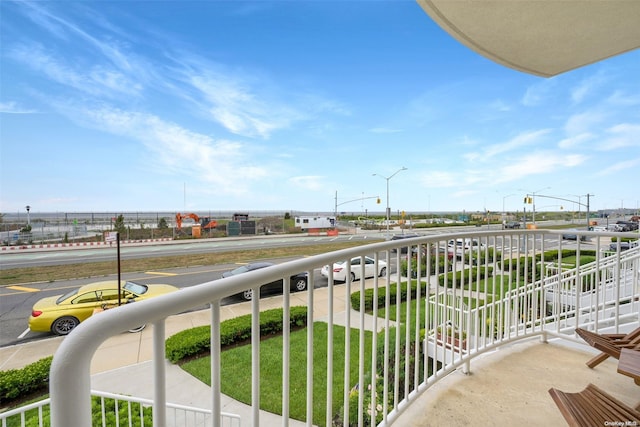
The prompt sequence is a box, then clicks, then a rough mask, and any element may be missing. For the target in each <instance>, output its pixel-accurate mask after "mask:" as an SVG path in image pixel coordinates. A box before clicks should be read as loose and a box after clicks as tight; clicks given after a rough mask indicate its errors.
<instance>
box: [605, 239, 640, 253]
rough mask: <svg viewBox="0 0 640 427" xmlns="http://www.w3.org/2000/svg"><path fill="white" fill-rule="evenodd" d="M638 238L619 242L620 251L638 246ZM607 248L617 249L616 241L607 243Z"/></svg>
mask: <svg viewBox="0 0 640 427" xmlns="http://www.w3.org/2000/svg"><path fill="white" fill-rule="evenodd" d="M638 244H639V243H638V240H635V241H633V242H620V250H621V251H626V250H629V249H631V248H635V247H637V246H638ZM609 250H612V251H614V252H615V251H617V250H618V242H611V244H610V245H609Z"/></svg>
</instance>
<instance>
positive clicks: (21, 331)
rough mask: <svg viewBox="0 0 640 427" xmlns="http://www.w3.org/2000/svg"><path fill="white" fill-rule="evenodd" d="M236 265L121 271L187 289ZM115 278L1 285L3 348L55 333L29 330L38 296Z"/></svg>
mask: <svg viewBox="0 0 640 427" xmlns="http://www.w3.org/2000/svg"><path fill="white" fill-rule="evenodd" d="M292 259H293V258H292ZM284 261H288V260H287V259H278V260H277V261H275V262H284ZM237 266H238V265H237V264H221V265H211V266H200V267H190V268H179V269H171V270H162V271H154V272H152V271H149V272H140V273H125V274H122V279H123V280H130V281H134V282H139V283H145V284H150V283H166V284H171V285H174V286H177V287H179V288H185V287H190V286H194V285H199V284H201V283H205V282H208V281H211V280H216V279H219V278H220V277H221V276H222V273H223V272H224V271H227V270H231V269H233V268H236V267H237ZM319 273H320V272H319V271H318V272H317V274H315V275H314V277H315V283H314V284H313V285H314V286H315V287H316V288H318V287H324V286H327V279H326V278H323V277H321V276H320V274H319ZM116 279H117V276H116V275H115V274H114V275H113V276H109V277H99V278H90V279H77V280H63V281H56V282H44V283H30V284H22V285H19V286H8V287H2V288H0V347H4V346H8V345H14V344H19V343H23V342H26V341H33V340H39V339H43V338H49V337H52V336H53V334H51V333H39V332H31V331H29V330H28V320H29V315H30V313H31V308H32V306H33V304H34V303H35V302H36V301H38V300H39V299H41V298H44V297H48V296H53V295H60V294H64V293H66V292H68V291H70V290H71V289H74V288H77V287H79V286H82V285H84V284H87V283H90V282H95V281H102V280H116ZM241 301H242V300H241V299H239V298H231V297H230V298H225V299H224V300H223V301H222V305H227V304H236V303H239V302H241ZM206 307H207V306H206V305H203V306H202V308H206Z"/></svg>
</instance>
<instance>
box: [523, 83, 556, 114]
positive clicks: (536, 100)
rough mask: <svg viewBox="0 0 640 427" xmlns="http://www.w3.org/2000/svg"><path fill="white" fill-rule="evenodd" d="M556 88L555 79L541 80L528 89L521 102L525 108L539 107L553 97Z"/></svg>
mask: <svg viewBox="0 0 640 427" xmlns="http://www.w3.org/2000/svg"><path fill="white" fill-rule="evenodd" d="M556 86H557V85H556V80H555V79H553V78H551V79H546V80H541V81H539V82H537V83H535V84H533V85H531V86H529V87H528V88H527V90H526V91H525V94H524V95H523V97H522V99H521V101H520V102H521V103H522V105H524V106H525V107H534V106H538V105H540V104H542V103H543V102H545V101H546V100H547V99H548V98H549V97H550V96H551V94H552V93H553V91H554V89H555V88H556Z"/></svg>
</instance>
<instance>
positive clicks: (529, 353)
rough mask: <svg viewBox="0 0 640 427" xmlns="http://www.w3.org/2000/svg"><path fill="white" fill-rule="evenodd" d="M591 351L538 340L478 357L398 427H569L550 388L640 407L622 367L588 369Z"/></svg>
mask: <svg viewBox="0 0 640 427" xmlns="http://www.w3.org/2000/svg"><path fill="white" fill-rule="evenodd" d="M590 350H591V349H590V348H588V347H586V346H582V345H573V344H571V343H563V342H558V340H552V341H551V340H550V341H549V343H546V344H545V343H542V342H541V341H540V340H539V339H535V340H528V341H523V342H520V343H516V344H514V345H512V346H510V347H508V348H504V349H501V350H498V351H495V352H491V353H487V354H485V355H482V356H479V357H478V358H477V359H476V360H474V361H473V362H472V364H471V373H470V374H469V375H465V374H464V373H463V372H462V370H461V369H458V370H456V371H455V372H452V373H451V374H449V375H448V376H447V377H446V378H443V379H442V380H440V381H439V382H438V383H436V384H435V385H434V386H433V387H431V388H430V389H429V390H427V391H426V392H425V393H423V394H422V395H421V396H420V398H419V399H418V401H416V402H414V403H413V404H412V405H411V406H410V407H409V408H408V409H407V410H406V411H405V412H404V413H403V414H402V416H401V417H400V418H399V419H398V420H397V421H396V423H395V424H394V425H399V426H403V427H404V426H407V427H427V426H446V425H456V426H460V425H475V426H485V425H487V426H488V425H491V426H494V427H495V426H513V425H530V426H562V425H566V423H565V421H564V418H563V417H562V415H561V414H560V411H559V410H558V409H557V407H556V405H555V403H554V402H553V400H552V399H551V396H550V395H549V393H548V390H549V388H551V387H555V388H558V389H560V390H562V391H567V392H577V391H581V390H582V389H584V388H585V387H586V385H587V384H588V383H593V384H595V385H597V386H598V387H600V388H602V389H603V390H605V391H606V392H608V393H609V394H611V395H613V396H614V397H616V398H618V399H620V400H621V401H623V402H625V403H627V404H628V405H630V406H632V407H635V406H636V405H638V403H640V387H639V386H637V385H635V383H634V382H633V380H632V379H631V378H629V377H626V376H624V375H622V374H619V373H617V366H618V361H617V360H615V359H611V358H609V359H608V360H606V361H605V362H603V363H601V364H600V365H598V366H596V368H595V369H589V368H588V367H587V366H586V365H585V362H586V361H587V360H588V359H590V358H591V357H593V355H594V354H596V353H595V352H592V351H590Z"/></svg>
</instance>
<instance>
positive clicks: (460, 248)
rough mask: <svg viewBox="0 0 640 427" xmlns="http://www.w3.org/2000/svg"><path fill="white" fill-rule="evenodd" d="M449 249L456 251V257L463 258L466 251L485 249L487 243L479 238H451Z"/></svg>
mask: <svg viewBox="0 0 640 427" xmlns="http://www.w3.org/2000/svg"><path fill="white" fill-rule="evenodd" d="M448 247H449V250H450V251H452V252H453V253H455V255H456V257H458V258H462V257H463V256H464V254H465V253H467V254H468V253H472V252H476V251H478V250H481V251H483V250H485V249H486V245H485V244H484V243H480V241H479V240H478V239H456V240H449V243H448Z"/></svg>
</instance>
